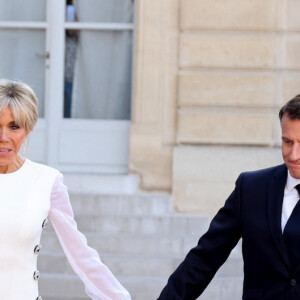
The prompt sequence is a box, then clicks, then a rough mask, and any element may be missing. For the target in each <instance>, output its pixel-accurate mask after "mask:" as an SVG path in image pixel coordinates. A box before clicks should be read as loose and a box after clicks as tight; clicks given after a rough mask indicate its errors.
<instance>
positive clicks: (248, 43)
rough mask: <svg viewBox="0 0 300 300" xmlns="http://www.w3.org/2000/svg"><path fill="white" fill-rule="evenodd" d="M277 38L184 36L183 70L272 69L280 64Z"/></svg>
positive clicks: (268, 36) (181, 51)
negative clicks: (223, 68)
mask: <svg viewBox="0 0 300 300" xmlns="http://www.w3.org/2000/svg"><path fill="white" fill-rule="evenodd" d="M276 49H277V37H276V35H275V34H271V33H270V34H264V35H260V36H259V35H253V34H248V35H228V34H226V35H222V34H210V35H208V34H207V33H206V34H192V33H191V34H183V35H182V36H181V39H180V66H181V67H183V68H192V67H247V68H258V67H259V68H272V67H275V66H276V61H277V54H276V53H277V51H276Z"/></svg>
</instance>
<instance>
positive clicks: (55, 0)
mask: <svg viewBox="0 0 300 300" xmlns="http://www.w3.org/2000/svg"><path fill="white" fill-rule="evenodd" d="M67 2H70V3H68V4H69V6H66V4H67V3H66V2H65V1H62V0H47V1H46V0H44V1H41V0H27V1H20V0H19V1H18V0H10V1H4V0H0V40H1V41H3V40H5V41H6V40H8V41H9V47H5V46H3V47H2V46H1V45H2V44H3V43H1V44H0V54H2V57H6V58H7V60H5V63H4V64H3V63H2V62H0V76H1V77H5V78H10V79H18V80H22V81H24V82H27V83H29V84H30V85H31V86H32V87H33V89H34V90H35V91H36V93H37V96H38V98H39V101H40V107H39V113H40V120H39V122H38V124H37V127H36V128H35V130H34V132H33V133H32V136H31V140H30V147H29V150H28V153H27V156H29V157H30V158H32V159H33V160H36V161H40V162H43V163H46V164H49V165H52V166H54V167H57V168H58V169H60V170H62V171H63V172H68V171H72V172H89V173H90V172H97V173H104V174H116V173H119V174H120V173H127V171H128V148H129V147H128V143H129V125H130V98H131V94H130V90H131V56H132V50H131V49H132V39H133V38H132V36H133V28H134V25H133V2H132V1H131V0H121V2H120V0H115V1H113V0H110V1H106V0H77V1H76V0H75V1H74V3H71V2H72V1H67ZM120 3H122V5H120ZM4 8H5V9H6V13H3V14H2V15H1V12H4ZM16 10H17V11H18V12H19V13H18V14H16V13H15V11H16ZM7 12H9V13H7ZM24 12H25V14H24ZM74 12H75V13H74ZM69 33H71V34H73V33H75V35H76V36H77V41H76V45H75V47H73V50H74V49H75V59H74V57H73V59H72V60H73V66H72V68H73V70H72V72H73V74H72V79H71V105H70V106H69V110H70V113H71V116H70V115H67V114H66V96H65V93H64V92H65V91H67V88H66V87H70V84H69V83H70V82H69V81H70V80H69V79H68V78H67V77H68V76H67V75H66V73H67V69H68V67H69V66H67V67H66V66H65V57H66V59H67V56H68V57H69V54H70V53H68V51H69V50H68V47H66V46H67V39H68V35H69ZM1 35H2V37H1ZM14 36H16V37H15V39H13V37H14ZM16 41H18V43H17V45H18V46H17V47H16ZM73 46H74V45H73ZM1 51H2V53H1ZM71 56H72V55H71ZM73 56H74V55H73ZM11 61H13V64H11V63H10V62H11ZM65 70H66V72H65ZM72 72H71V73H72ZM69 73H70V72H69ZM67 81H68V82H67ZM68 91H69V92H70V89H69V88H68ZM69 95H70V93H69ZM69 100H70V99H68V101H69Z"/></svg>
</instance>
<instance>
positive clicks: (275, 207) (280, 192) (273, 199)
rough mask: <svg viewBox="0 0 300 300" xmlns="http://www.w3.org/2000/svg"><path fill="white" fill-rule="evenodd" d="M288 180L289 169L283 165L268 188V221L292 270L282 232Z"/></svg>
mask: <svg viewBox="0 0 300 300" xmlns="http://www.w3.org/2000/svg"><path fill="white" fill-rule="evenodd" d="M286 179H287V168H286V167H285V165H283V166H282V167H281V168H280V169H279V170H278V171H277V172H276V173H275V174H274V177H273V178H272V179H271V180H270V181H269V186H268V219H269V225H270V230H271V234H272V237H273V240H274V243H275V245H276V247H277V250H278V251H279V253H280V255H281V257H282V259H283V261H284V262H285V264H286V266H287V267H288V268H289V270H291V265H290V261H289V256H288V252H287V249H286V246H285V244H284V240H283V236H282V230H281V214H282V203H283V196H284V187H285V184H286Z"/></svg>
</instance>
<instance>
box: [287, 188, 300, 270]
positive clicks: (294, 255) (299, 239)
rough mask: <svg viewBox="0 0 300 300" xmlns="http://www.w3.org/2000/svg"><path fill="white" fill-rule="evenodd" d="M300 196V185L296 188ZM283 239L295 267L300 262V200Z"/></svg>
mask: <svg viewBox="0 0 300 300" xmlns="http://www.w3.org/2000/svg"><path fill="white" fill-rule="evenodd" d="M295 188H296V189H297V191H298V198H299V195H300V184H298V185H297V186H295ZM283 239H284V241H285V245H286V247H287V250H288V253H289V256H290V260H291V263H292V265H293V266H296V265H297V263H298V262H299V261H300V201H299V200H298V202H297V204H296V206H295V208H294V209H293V211H292V213H291V216H290V217H289V219H288V221H287V223H286V225H285V227H284V230H283Z"/></svg>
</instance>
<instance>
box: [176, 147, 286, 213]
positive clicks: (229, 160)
mask: <svg viewBox="0 0 300 300" xmlns="http://www.w3.org/2000/svg"><path fill="white" fill-rule="evenodd" d="M281 163H282V158H281V150H280V148H264V147H233V146H227V147H224V146H199V147H192V146H178V147H175V148H174V156H173V195H174V209H175V210H176V211H179V212H185V213H200V214H205V215H210V216H213V215H214V214H215V213H216V212H217V211H218V209H219V208H220V207H221V206H223V204H224V202H225V200H226V199H227V197H228V196H229V194H230V193H231V191H232V190H233V189H234V183H235V181H236V179H237V177H238V175H239V174H240V173H241V172H244V171H252V170H257V169H261V168H266V167H270V166H273V165H277V164H281Z"/></svg>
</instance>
